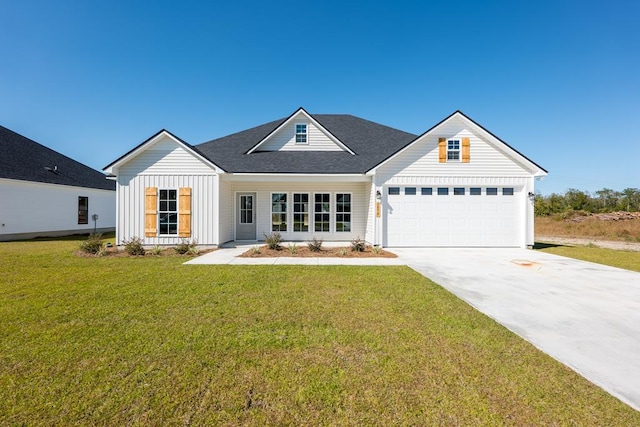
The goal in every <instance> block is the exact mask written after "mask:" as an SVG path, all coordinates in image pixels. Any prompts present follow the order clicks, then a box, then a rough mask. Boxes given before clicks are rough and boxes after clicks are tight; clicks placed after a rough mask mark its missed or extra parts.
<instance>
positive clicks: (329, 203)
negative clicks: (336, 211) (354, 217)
mask: <svg viewBox="0 0 640 427" xmlns="http://www.w3.org/2000/svg"><path fill="white" fill-rule="evenodd" d="M319 194H328V195H329V202H328V206H329V212H316V195H319ZM320 203H324V202H320ZM331 207H332V203H331V192H328V193H327V192H324V191H318V192H314V193H313V232H314V233H331V217H332V214H333V211H332V210H331ZM316 214H320V215H328V218H329V219H328V221H327V222H328V223H329V230H326V231H325V230H321V231H318V230H316V224H317V222H316ZM321 222H322V223H324V222H325V221H321Z"/></svg>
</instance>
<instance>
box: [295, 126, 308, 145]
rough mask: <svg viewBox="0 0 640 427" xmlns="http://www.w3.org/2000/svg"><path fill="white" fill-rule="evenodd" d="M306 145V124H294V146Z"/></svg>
mask: <svg viewBox="0 0 640 427" xmlns="http://www.w3.org/2000/svg"><path fill="white" fill-rule="evenodd" d="M306 143H307V124H306V123H296V144H306Z"/></svg>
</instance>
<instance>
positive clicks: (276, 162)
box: [104, 108, 547, 247]
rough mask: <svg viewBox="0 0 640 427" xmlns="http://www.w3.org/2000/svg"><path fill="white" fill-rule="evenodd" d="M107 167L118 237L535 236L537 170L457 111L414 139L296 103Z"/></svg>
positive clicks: (155, 139)
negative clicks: (273, 117)
mask: <svg viewBox="0 0 640 427" xmlns="http://www.w3.org/2000/svg"><path fill="white" fill-rule="evenodd" d="M104 171H105V172H106V173H108V174H111V175H114V176H115V177H116V182H117V192H118V214H117V221H116V238H117V241H118V243H122V241H123V240H124V239H130V238H132V237H134V236H135V237H141V238H143V239H144V243H145V244H148V245H165V244H176V243H178V242H180V241H181V240H182V239H190V240H197V242H198V243H199V244H203V245H219V244H222V243H225V242H229V241H233V240H235V241H256V240H263V239H264V235H265V234H269V233H271V232H279V233H281V235H282V237H283V239H284V240H289V241H307V240H310V239H312V238H313V237H317V238H320V239H323V240H324V241H349V240H352V239H355V238H357V237H360V238H362V239H365V240H366V241H367V242H369V243H372V244H376V245H382V246H385V247H388V246H439V247H465V246H476V247H527V246H531V245H533V197H532V195H533V192H534V181H535V179H536V178H540V177H543V176H545V175H546V174H547V172H546V171H545V170H544V169H543V168H542V167H540V166H538V165H537V164H536V163H534V162H533V161H531V160H529V159H528V158H526V157H525V156H523V155H522V154H520V153H519V152H518V151H516V150H515V149H513V148H512V147H510V146H509V145H507V144H506V143H505V142H503V141H502V140H500V139H499V138H497V137H496V136H494V135H493V134H492V133H490V132H489V131H487V130H486V129H484V128H483V127H482V126H480V125H479V124H477V123H476V122H474V121H473V120H471V119H470V118H468V117H467V116H465V115H464V114H463V113H461V112H460V111H456V112H455V113H453V114H451V115H450V116H449V117H447V118H446V119H444V120H442V121H441V122H440V123H438V124H436V125H435V126H433V127H432V128H431V129H429V130H428V131H427V132H425V133H423V134H422V135H419V136H416V135H413V134H410V133H406V132H402V131H399V130H396V129H392V128H390V127H386V126H383V125H380V124H377V123H373V122H370V121H367V120H364V119H361V118H358V117H354V116H351V115H333V114H314V115H311V114H309V113H307V112H306V111H305V110H304V109H302V108H300V109H299V110H297V111H296V112H294V113H293V114H292V115H291V116H289V117H288V118H286V119H281V120H277V121H274V122H271V123H267V124H264V125H261V126H258V127H255V128H252V129H248V130H245V131H242V132H238V133H235V134H232V135H229V136H225V137H223V138H219V139H215V140H213V141H209V142H206V143H203V144H200V145H197V146H191V145H189V144H188V143H186V142H184V141H183V140H181V139H180V138H178V137H176V136H174V135H173V134H171V133H170V132H167V131H166V130H162V131H160V132H158V133H157V134H155V135H153V136H152V137H151V138H149V139H148V140H146V141H145V142H143V143H142V144H140V145H139V146H137V147H136V148H134V149H133V150H131V151H130V152H128V153H127V154H125V155H124V156H122V157H120V158H119V159H117V160H116V161H114V162H113V163H111V164H109V165H108V166H106V167H105V168H104Z"/></svg>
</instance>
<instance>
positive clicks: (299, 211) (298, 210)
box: [293, 193, 309, 232]
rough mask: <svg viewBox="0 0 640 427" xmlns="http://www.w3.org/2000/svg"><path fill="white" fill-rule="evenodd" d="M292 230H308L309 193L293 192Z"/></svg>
mask: <svg viewBox="0 0 640 427" xmlns="http://www.w3.org/2000/svg"><path fill="white" fill-rule="evenodd" d="M293 231H303V232H304V231H309V195H308V194H306V193H293Z"/></svg>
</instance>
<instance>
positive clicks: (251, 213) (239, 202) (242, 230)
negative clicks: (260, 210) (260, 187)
mask: <svg viewBox="0 0 640 427" xmlns="http://www.w3.org/2000/svg"><path fill="white" fill-rule="evenodd" d="M255 202H256V193H237V194H236V240H256V208H255V206H256V203H255Z"/></svg>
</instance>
